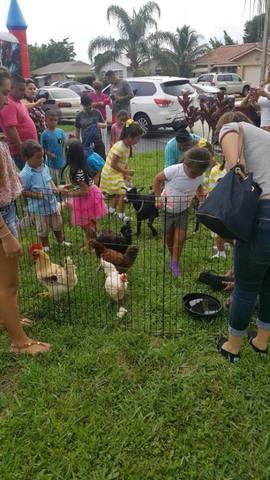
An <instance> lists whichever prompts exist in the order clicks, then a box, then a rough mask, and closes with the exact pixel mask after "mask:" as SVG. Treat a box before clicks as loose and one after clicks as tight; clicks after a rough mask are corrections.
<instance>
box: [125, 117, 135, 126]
mask: <svg viewBox="0 0 270 480" xmlns="http://www.w3.org/2000/svg"><path fill="white" fill-rule="evenodd" d="M133 122H134V120H132V118H129V119H128V120H127V121H126V123H125V127H126V128H128V127H130V125H132V123H133Z"/></svg>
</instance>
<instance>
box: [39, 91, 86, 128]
mask: <svg viewBox="0 0 270 480" xmlns="http://www.w3.org/2000/svg"><path fill="white" fill-rule="evenodd" d="M37 98H46V102H45V103H44V104H43V106H42V108H43V110H44V111H46V110H56V111H57V113H58V116H59V118H60V119H61V120H62V119H66V120H74V119H75V117H76V115H77V114H78V113H79V112H80V111H81V109H82V107H81V97H80V95H78V94H77V93H75V92H73V90H70V89H69V88H60V87H42V88H39V90H38V93H37Z"/></svg>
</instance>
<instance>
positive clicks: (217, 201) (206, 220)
mask: <svg viewBox="0 0 270 480" xmlns="http://www.w3.org/2000/svg"><path fill="white" fill-rule="evenodd" d="M242 149H243V129H242V127H240V129H239V155H238V162H237V164H236V166H235V167H233V168H232V169H231V170H230V171H229V172H228V173H227V175H225V177H223V178H222V179H221V180H220V181H219V182H218V184H217V185H216V187H215V188H214V189H213V190H212V191H211V192H210V193H209V195H208V197H207V199H206V200H205V201H204V203H203V204H202V205H201V206H200V208H199V209H198V211H197V218H198V219H199V221H200V222H201V223H202V224H203V225H205V226H206V227H207V228H209V229H210V230H211V231H212V232H215V233H217V234H218V235H219V236H220V237H222V238H228V239H232V240H240V241H243V242H248V241H249V240H250V238H251V236H252V233H253V227H254V220H255V216H256V212H257V208H258V204H259V200H260V194H261V189H260V187H259V185H258V184H257V183H256V182H254V180H253V174H252V173H246V172H245V166H243V165H242V164H241V163H240V162H241V157H242Z"/></svg>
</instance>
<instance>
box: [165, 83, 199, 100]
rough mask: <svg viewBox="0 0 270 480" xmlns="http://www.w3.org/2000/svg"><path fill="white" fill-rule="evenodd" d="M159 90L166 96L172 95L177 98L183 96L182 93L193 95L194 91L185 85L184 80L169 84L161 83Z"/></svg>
mask: <svg viewBox="0 0 270 480" xmlns="http://www.w3.org/2000/svg"><path fill="white" fill-rule="evenodd" d="M161 88H162V90H163V92H164V93H167V95H173V96H175V97H178V96H179V95H182V94H183V91H185V92H188V93H194V89H193V88H192V86H191V85H190V83H187V81H186V80H172V81H170V82H164V83H161Z"/></svg>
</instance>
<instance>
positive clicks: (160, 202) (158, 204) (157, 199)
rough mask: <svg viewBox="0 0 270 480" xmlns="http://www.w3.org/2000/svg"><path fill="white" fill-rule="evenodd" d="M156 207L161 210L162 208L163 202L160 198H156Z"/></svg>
mask: <svg viewBox="0 0 270 480" xmlns="http://www.w3.org/2000/svg"><path fill="white" fill-rule="evenodd" d="M155 207H156V208H161V207H162V201H161V198H160V197H156V198H155Z"/></svg>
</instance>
